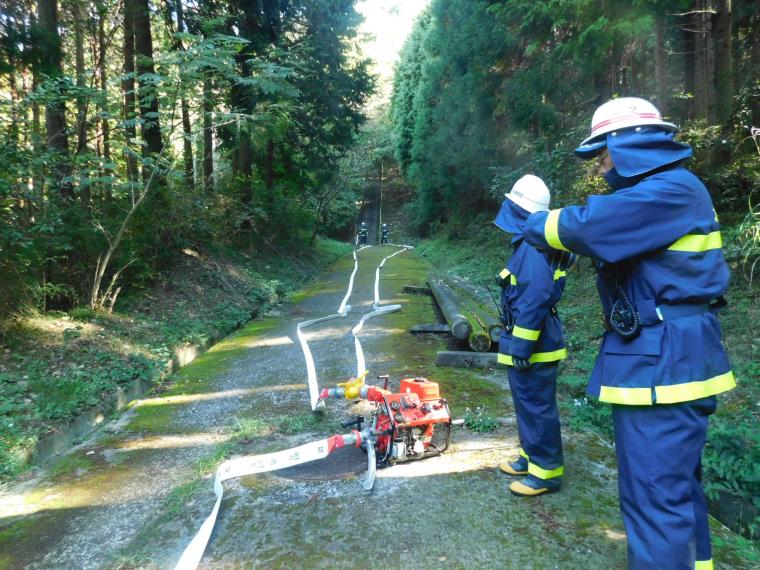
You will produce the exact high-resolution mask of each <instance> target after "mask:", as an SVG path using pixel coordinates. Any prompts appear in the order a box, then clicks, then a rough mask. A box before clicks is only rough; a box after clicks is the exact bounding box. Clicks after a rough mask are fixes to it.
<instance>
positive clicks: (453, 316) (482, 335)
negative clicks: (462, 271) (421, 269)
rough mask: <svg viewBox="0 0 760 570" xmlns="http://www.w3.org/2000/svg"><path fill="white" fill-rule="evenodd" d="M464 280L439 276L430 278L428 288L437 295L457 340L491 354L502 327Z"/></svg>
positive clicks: (439, 304) (430, 276) (476, 349)
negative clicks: (462, 281) (469, 292)
mask: <svg viewBox="0 0 760 570" xmlns="http://www.w3.org/2000/svg"><path fill="white" fill-rule="evenodd" d="M460 281H461V280H454V279H452V278H447V279H444V278H443V277H441V276H438V275H429V276H428V285H430V290H431V291H432V292H433V296H434V297H435V300H436V301H437V302H438V306H439V307H440V308H441V312H442V313H443V317H444V318H445V319H446V323H447V324H448V325H449V328H450V329H451V334H452V336H454V338H456V339H459V340H463V341H467V344H468V345H469V347H470V348H471V349H472V350H474V351H475V352H488V351H489V350H490V349H491V343H492V342H498V340H499V334H500V332H501V324H500V323H499V321H498V319H497V318H496V317H494V316H493V314H492V312H489V311H488V310H487V309H486V308H485V307H483V306H482V305H481V303H480V302H478V301H477V299H475V298H474V297H473V296H471V294H468V292H467V289H466V288H463V287H462V286H461V283H460Z"/></svg>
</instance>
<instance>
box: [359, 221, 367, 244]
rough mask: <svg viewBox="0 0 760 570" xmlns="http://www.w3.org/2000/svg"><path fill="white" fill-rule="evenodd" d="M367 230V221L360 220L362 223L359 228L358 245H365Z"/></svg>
mask: <svg viewBox="0 0 760 570" xmlns="http://www.w3.org/2000/svg"><path fill="white" fill-rule="evenodd" d="M368 232H369V230H368V229H367V222H362V225H361V227H360V228H359V245H367V233H368Z"/></svg>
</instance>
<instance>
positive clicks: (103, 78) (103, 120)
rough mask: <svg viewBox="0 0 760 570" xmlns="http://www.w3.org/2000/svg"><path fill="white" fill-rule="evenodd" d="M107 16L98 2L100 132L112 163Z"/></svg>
mask: <svg viewBox="0 0 760 570" xmlns="http://www.w3.org/2000/svg"><path fill="white" fill-rule="evenodd" d="M106 17H107V12H106V10H105V8H104V7H103V4H102V3H101V2H99V3H98V75H99V77H100V92H101V95H100V97H101V101H100V104H99V106H98V107H99V108H98V111H99V112H100V133H101V135H100V136H101V140H102V142H103V159H104V161H105V162H106V163H107V164H110V163H111V125H110V123H109V122H108V116H107V113H108V71H107V70H106V32H105V25H106ZM103 175H104V176H106V177H107V176H111V175H112V171H111V169H110V166H109V167H108V170H105V171H104V172H103ZM112 197H113V196H112V192H111V184H110V183H106V184H105V198H106V200H109V201H110V200H111V198H112Z"/></svg>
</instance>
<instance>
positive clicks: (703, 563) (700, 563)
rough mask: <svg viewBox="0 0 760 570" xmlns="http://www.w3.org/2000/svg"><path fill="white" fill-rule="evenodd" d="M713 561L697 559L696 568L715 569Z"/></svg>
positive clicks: (703, 569)
mask: <svg viewBox="0 0 760 570" xmlns="http://www.w3.org/2000/svg"><path fill="white" fill-rule="evenodd" d="M713 568H714V566H713V561H712V559H710V560H697V561H696V562H695V563H694V570H713Z"/></svg>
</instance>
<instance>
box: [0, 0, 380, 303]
mask: <svg viewBox="0 0 760 570" xmlns="http://www.w3.org/2000/svg"><path fill="white" fill-rule="evenodd" d="M359 22H360V18H359V16H358V14H357V13H356V12H355V10H354V2H353V1H352V0H344V1H339V2H336V1H327V0H304V1H301V0H264V1H263V2H259V1H255V2H250V1H247V0H245V1H234V0H233V1H230V2H220V1H217V0H202V1H197V2H196V1H192V2H186V1H180V0H177V1H174V0H167V1H166V2H149V1H148V0H114V1H111V0H103V1H100V0H98V1H95V2H92V1H89V0H70V1H69V0H60V1H59V0H40V1H26V0H4V1H3V2H2V3H1V4H0V94H2V97H0V131H2V140H1V141H0V164H1V165H2V166H0V274H2V278H1V279H0V312H2V313H4V314H6V315H7V314H8V313H9V312H13V311H14V310H18V309H19V308H20V307H23V306H24V305H29V304H31V305H32V306H34V307H36V308H39V309H41V310H43V311H44V310H48V309H69V308H71V307H73V306H76V305H80V304H82V305H84V306H89V307H91V308H93V309H101V308H105V309H112V308H113V306H114V303H115V301H116V300H117V298H118V295H119V292H120V290H121V288H122V287H123V286H124V285H125V284H127V283H129V284H130V285H132V286H140V285H144V284H147V283H150V282H151V280H152V279H155V277H156V274H157V271H158V268H160V267H162V266H165V265H166V264H167V263H170V260H171V257H172V255H174V252H176V251H177V249H178V247H179V246H185V245H188V244H189V245H193V244H202V243H206V242H224V243H238V244H240V243H249V244H250V243H263V242H267V241H271V240H273V239H275V238H276V239H280V240H281V239H285V240H288V239H299V238H300V234H301V233H302V232H305V233H306V234H307V235H309V236H311V237H312V241H313V238H314V237H315V236H316V234H317V232H320V233H330V232H332V233H337V234H339V233H340V232H341V231H343V232H344V233H345V230H346V228H347V227H349V226H350V225H351V223H352V222H353V217H354V215H355V208H356V206H355V196H354V195H353V194H352V191H353V190H354V189H353V188H346V187H345V186H344V187H341V188H339V189H338V188H335V187H334V186H332V185H331V184H332V183H334V181H335V176H334V171H335V170H336V163H337V161H338V159H339V158H340V156H341V155H342V153H344V152H345V151H346V149H347V148H348V146H349V145H350V144H351V142H352V140H353V138H354V134H355V132H356V129H357V128H358V127H359V125H361V124H362V122H363V121H364V119H365V116H364V114H363V105H364V102H365V101H366V99H367V97H368V95H369V94H370V93H371V92H372V89H373V77H372V76H371V74H370V73H369V71H368V62H367V61H366V60H365V59H363V58H362V56H361V55H360V53H359V51H358V48H357V26H358V24H359Z"/></svg>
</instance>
